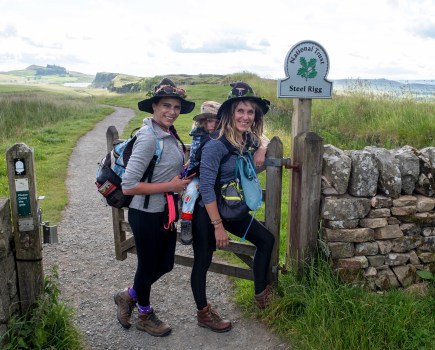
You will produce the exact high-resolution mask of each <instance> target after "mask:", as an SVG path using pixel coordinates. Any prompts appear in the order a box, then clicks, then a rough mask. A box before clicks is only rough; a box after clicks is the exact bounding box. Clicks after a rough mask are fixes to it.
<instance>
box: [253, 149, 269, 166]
mask: <svg viewBox="0 0 435 350" xmlns="http://www.w3.org/2000/svg"><path fill="white" fill-rule="evenodd" d="M266 151H267V148H265V147H262V146H260V147H259V148H258V149H257V150H256V151H255V153H254V165H255V167H257V168H260V167H262V166H263V164H264V160H265V159H266Z"/></svg>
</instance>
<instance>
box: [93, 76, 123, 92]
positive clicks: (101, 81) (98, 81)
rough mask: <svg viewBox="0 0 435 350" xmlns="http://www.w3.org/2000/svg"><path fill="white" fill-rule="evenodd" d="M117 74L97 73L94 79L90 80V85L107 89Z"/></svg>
mask: <svg viewBox="0 0 435 350" xmlns="http://www.w3.org/2000/svg"><path fill="white" fill-rule="evenodd" d="M117 75H118V73H97V75H96V76H95V78H94V81H93V82H92V87H94V88H100V89H101V88H103V89H107V87H108V86H109V85H110V84H111V83H112V80H113V79H115V78H116V76H117Z"/></svg>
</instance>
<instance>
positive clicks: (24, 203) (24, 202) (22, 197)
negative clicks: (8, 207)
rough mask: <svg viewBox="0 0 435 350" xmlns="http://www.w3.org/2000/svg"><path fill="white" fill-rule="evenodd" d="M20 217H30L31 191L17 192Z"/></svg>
mask: <svg viewBox="0 0 435 350" xmlns="http://www.w3.org/2000/svg"><path fill="white" fill-rule="evenodd" d="M16 193H17V207H18V216H29V215H31V211H30V193H29V191H17V192H16Z"/></svg>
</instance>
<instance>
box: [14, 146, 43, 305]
mask: <svg viewBox="0 0 435 350" xmlns="http://www.w3.org/2000/svg"><path fill="white" fill-rule="evenodd" d="M6 161H7V169H8V179H9V193H10V201H11V211H12V222H13V227H14V241H15V251H16V253H15V254H16V262H17V278H18V289H19V296H20V305H21V312H22V313H25V312H27V311H28V310H29V308H30V307H31V306H32V304H33V303H34V302H35V301H36V299H37V297H38V296H39V294H40V293H41V291H42V290H43V284H44V280H43V278H44V274H43V268H42V244H41V234H40V224H41V222H40V215H39V204H38V202H37V198H36V180H35V169H34V157H33V150H32V149H30V148H29V147H27V146H26V145H25V144H23V143H18V144H15V145H14V146H12V147H11V148H9V149H8V150H7V151H6Z"/></svg>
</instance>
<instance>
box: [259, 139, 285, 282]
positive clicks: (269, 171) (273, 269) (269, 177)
mask: <svg viewBox="0 0 435 350" xmlns="http://www.w3.org/2000/svg"><path fill="white" fill-rule="evenodd" d="M283 153H284V151H283V145H282V142H281V140H280V138H279V137H277V136H274V137H273V138H272V140H271V141H270V143H269V145H268V146H267V154H266V196H265V208H264V216H265V226H266V228H267V229H268V230H269V231H270V232H272V234H273V236H274V238H275V244H274V246H273V250H272V256H271V258H270V265H269V270H268V282H270V283H272V284H274V285H276V284H277V283H278V277H279V276H278V270H279V241H280V230H281V197H282V166H281V165H282V164H279V166H277V164H273V162H274V161H277V160H281V159H282V156H283Z"/></svg>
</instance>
